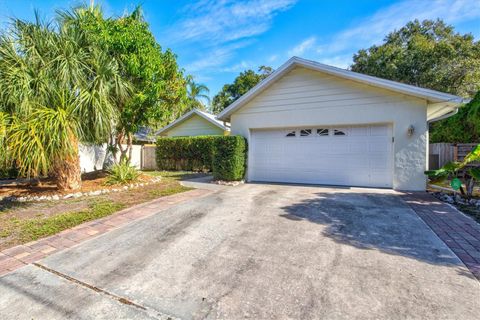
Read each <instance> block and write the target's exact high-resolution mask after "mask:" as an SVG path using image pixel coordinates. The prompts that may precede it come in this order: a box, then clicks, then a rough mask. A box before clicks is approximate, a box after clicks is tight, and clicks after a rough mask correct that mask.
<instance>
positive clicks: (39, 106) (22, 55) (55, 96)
mask: <svg viewBox="0 0 480 320" xmlns="http://www.w3.org/2000/svg"><path fill="white" fill-rule="evenodd" d="M128 91H129V90H128V83H126V82H125V81H124V80H123V78H122V76H121V74H120V73H119V66H118V64H117V62H116V60H115V59H112V57H110V56H108V55H107V54H105V52H104V51H103V50H102V49H101V48H99V47H98V46H95V45H93V44H92V43H90V42H89V41H87V36H86V34H85V33H84V32H82V30H79V29H78V28H72V27H71V26H69V25H65V24H62V23H52V22H50V23H45V22H42V21H40V19H38V18H37V20H36V22H35V23H29V22H25V21H22V20H14V21H13V23H12V27H11V28H10V29H8V30H6V31H5V32H4V33H3V34H2V35H1V37H0V113H1V116H0V118H1V119H2V123H3V125H2V128H3V129H2V130H0V131H1V132H0V133H1V135H2V136H3V137H1V136H0V141H3V143H2V144H3V146H2V147H3V148H6V149H8V152H9V154H10V156H11V157H12V159H14V161H15V162H16V164H17V167H18V169H19V171H20V173H21V174H24V175H27V176H34V177H38V176H44V175H47V174H50V175H52V176H53V177H54V178H55V179H56V183H57V186H58V188H59V189H61V190H65V189H78V188H80V186H81V176H80V175H81V171H80V163H79V156H78V144H79V142H99V141H104V140H105V139H106V138H107V137H108V134H109V133H110V132H111V130H112V123H113V121H115V119H116V115H117V112H116V107H115V102H116V101H118V100H121V99H125V98H126V97H127V96H128ZM2 138H3V139H2Z"/></svg>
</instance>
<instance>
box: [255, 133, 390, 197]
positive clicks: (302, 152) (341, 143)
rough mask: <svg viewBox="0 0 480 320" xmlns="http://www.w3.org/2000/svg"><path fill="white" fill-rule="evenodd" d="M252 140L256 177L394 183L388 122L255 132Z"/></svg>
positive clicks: (356, 183) (371, 184) (376, 184)
mask: <svg viewBox="0 0 480 320" xmlns="http://www.w3.org/2000/svg"><path fill="white" fill-rule="evenodd" d="M250 140H251V143H250V148H251V154H252V155H253V157H252V160H251V163H250V165H251V167H250V170H249V172H250V175H249V179H251V180H253V181H272V182H291V183H313V184H328V185H351V186H369V187H383V188H391V187H392V186H393V176H392V164H393V161H392V159H393V157H392V130H391V126H390V125H388V124H383V125H364V126H333V127H330V126H313V127H305V128H287V129H273V130H253V131H252V133H251V138H250Z"/></svg>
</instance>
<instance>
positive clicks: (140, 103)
mask: <svg viewBox="0 0 480 320" xmlns="http://www.w3.org/2000/svg"><path fill="white" fill-rule="evenodd" d="M61 20H62V21H63V23H65V24H67V25H72V26H75V28H78V29H80V30H82V31H84V32H85V33H86V34H87V36H88V39H89V41H90V42H93V43H96V44H98V45H99V46H100V47H101V48H102V49H103V50H105V51H106V52H107V54H108V55H109V56H110V57H111V58H112V59H116V60H117V61H119V69H120V73H121V74H122V78H124V79H126V80H127V81H129V82H130V83H131V84H132V92H131V95H130V96H129V97H128V98H127V99H119V100H117V101H116V102H115V106H116V108H117V110H118V113H119V117H118V121H117V122H116V123H115V139H114V140H115V141H110V143H111V144H112V145H113V144H116V145H117V148H118V151H119V152H120V158H121V159H124V158H126V159H128V160H129V159H131V152H132V144H133V135H134V134H135V133H136V132H137V131H138V130H139V128H140V127H159V126H163V125H164V124H166V122H169V121H171V120H172V119H175V118H177V117H178V116H179V115H181V114H182V113H183V112H184V111H185V108H186V106H187V105H186V104H187V96H186V80H185V78H184V75H183V73H182V70H181V69H180V68H179V67H178V65H177V61H176V55H175V54H174V53H173V52H172V51H171V50H169V49H167V50H162V47H161V46H160V45H159V44H158V43H157V41H156V40H155V37H154V35H153V33H152V32H151V30H150V27H149V25H148V23H147V22H146V21H145V19H144V17H143V14H142V11H141V8H140V7H137V8H136V9H135V10H133V11H132V12H131V13H129V14H125V15H123V16H121V17H118V18H108V17H104V15H103V13H102V11H101V10H100V8H99V7H96V6H92V7H90V8H88V9H86V8H84V7H80V8H77V9H75V10H73V11H72V12H68V13H64V14H62V16H61ZM112 140H113V139H112ZM125 145H126V146H125Z"/></svg>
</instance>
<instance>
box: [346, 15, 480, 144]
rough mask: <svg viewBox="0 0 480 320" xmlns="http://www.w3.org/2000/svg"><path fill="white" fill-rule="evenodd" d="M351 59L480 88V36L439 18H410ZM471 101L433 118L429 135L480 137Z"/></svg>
mask: <svg viewBox="0 0 480 320" xmlns="http://www.w3.org/2000/svg"><path fill="white" fill-rule="evenodd" d="M353 61H354V63H353V65H352V66H351V69H352V70H353V71H356V72H360V73H365V74H369V75H373V76H377V77H381V78H385V79H390V80H395V81H399V82H404V83H408V84H413V85H416V86H419V87H424V88H429V89H434V90H439V91H443V92H448V93H452V94H456V95H460V96H463V97H473V96H474V95H475V94H476V93H477V92H478V91H479V90H480V42H479V41H475V40H474V37H473V36H472V35H471V34H464V35H462V34H459V33H456V32H455V31H454V28H453V27H452V26H450V25H446V24H445V23H444V22H443V21H441V20H436V21H432V20H425V21H423V22H419V21H418V20H414V21H412V22H409V23H407V24H406V26H404V27H403V28H401V29H400V30H397V31H394V32H392V33H390V34H388V35H387V36H386V38H385V41H384V43H383V44H382V45H379V46H372V47H370V48H368V49H362V50H360V51H358V52H357V53H356V54H355V55H354V56H353ZM470 106H471V105H467V106H465V107H463V108H461V109H460V112H459V114H458V115H456V116H454V117H451V118H449V119H447V120H443V121H440V122H438V123H434V124H433V125H432V127H431V141H432V142H472V141H474V140H470V139H473V138H475V139H478V137H479V135H480V131H479V128H480V125H479V122H478V121H479V120H478V119H479V118H478V117H473V115H472V113H471V112H470V110H469V108H470ZM472 128H473V129H474V130H475V131H474V132H472V131H471V129H472Z"/></svg>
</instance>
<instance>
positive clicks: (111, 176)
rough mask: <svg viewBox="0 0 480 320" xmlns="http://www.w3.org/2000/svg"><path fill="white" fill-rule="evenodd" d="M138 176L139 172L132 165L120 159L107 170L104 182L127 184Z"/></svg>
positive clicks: (108, 183)
mask: <svg viewBox="0 0 480 320" xmlns="http://www.w3.org/2000/svg"><path fill="white" fill-rule="evenodd" d="M139 176H140V172H139V171H138V170H137V169H136V168H135V167H134V166H131V165H130V163H128V162H127V161H121V162H120V163H118V164H116V165H114V166H113V167H112V168H111V169H110V170H109V171H108V175H107V179H106V181H105V184H107V185H114V184H128V183H132V182H135V181H137V180H138V177H139Z"/></svg>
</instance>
